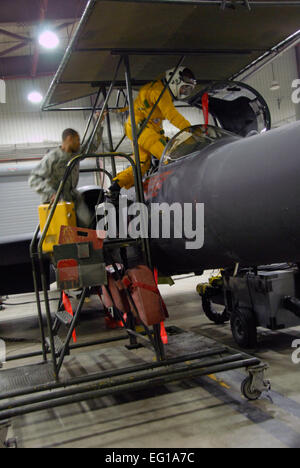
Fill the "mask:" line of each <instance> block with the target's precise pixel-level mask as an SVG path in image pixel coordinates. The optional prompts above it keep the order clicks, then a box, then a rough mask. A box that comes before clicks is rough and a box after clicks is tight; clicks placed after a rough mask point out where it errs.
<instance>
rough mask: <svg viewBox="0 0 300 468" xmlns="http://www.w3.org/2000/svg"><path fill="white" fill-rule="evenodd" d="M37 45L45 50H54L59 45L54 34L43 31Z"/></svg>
mask: <svg viewBox="0 0 300 468" xmlns="http://www.w3.org/2000/svg"><path fill="white" fill-rule="evenodd" d="M39 43H40V44H41V46H43V47H45V48H46V49H55V47H57V46H58V44H59V39H58V37H57V35H56V34H55V33H54V32H52V31H44V32H42V34H41V35H40V36H39Z"/></svg>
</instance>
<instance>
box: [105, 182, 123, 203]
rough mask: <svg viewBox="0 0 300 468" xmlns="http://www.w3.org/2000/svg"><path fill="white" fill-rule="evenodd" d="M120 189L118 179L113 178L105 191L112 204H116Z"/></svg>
mask: <svg viewBox="0 0 300 468" xmlns="http://www.w3.org/2000/svg"><path fill="white" fill-rule="evenodd" d="M120 191H121V187H120V185H119V184H118V181H117V180H115V181H114V182H113V184H112V185H111V186H110V187H109V189H108V191H107V192H106V197H107V199H109V200H110V201H111V202H112V203H113V204H114V205H117V204H118V202H119V197H120Z"/></svg>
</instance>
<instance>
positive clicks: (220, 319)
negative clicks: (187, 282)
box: [202, 295, 230, 325]
mask: <svg viewBox="0 0 300 468" xmlns="http://www.w3.org/2000/svg"><path fill="white" fill-rule="evenodd" d="M202 307H203V311H204V313H205V315H206V317H207V318H208V319H209V320H210V321H211V322H214V323H215V324H216V325H223V324H224V323H226V322H228V321H229V320H230V315H229V313H228V312H227V309H226V307H225V309H224V311H223V312H222V313H219V312H217V311H216V310H215V309H214V307H213V303H212V301H211V299H210V298H209V297H207V296H205V295H204V296H202Z"/></svg>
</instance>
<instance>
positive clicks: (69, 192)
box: [28, 127, 103, 203]
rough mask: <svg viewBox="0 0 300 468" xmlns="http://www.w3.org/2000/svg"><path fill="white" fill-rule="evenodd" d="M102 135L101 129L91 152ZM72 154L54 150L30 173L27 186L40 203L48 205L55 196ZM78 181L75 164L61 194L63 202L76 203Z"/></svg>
mask: <svg viewBox="0 0 300 468" xmlns="http://www.w3.org/2000/svg"><path fill="white" fill-rule="evenodd" d="M102 133H103V127H102V128H100V129H99V130H98V132H97V135H96V142H95V143H94V144H93V146H92V149H91V152H95V151H96V149H97V148H98V146H99V144H100V141H101V138H102ZM74 156H75V155H74V154H73V153H65V152H64V151H63V150H62V149H61V147H58V148H54V149H53V150H51V151H49V153H47V154H46V156H44V157H43V159H42V160H41V162H40V163H39V164H38V165H37V167H36V168H35V169H34V170H33V171H32V173H31V176H30V178H29V181H28V183H29V186H30V187H31V188H32V189H34V190H35V191H36V192H37V193H38V194H39V195H40V196H41V199H42V203H49V201H50V199H51V197H52V196H53V195H54V194H56V192H57V190H58V187H59V184H60V182H61V180H62V178H63V176H64V174H65V170H66V167H67V164H68V162H69V161H70V160H71V159H72V158H73V157H74ZM78 181H79V164H77V165H76V166H75V167H74V169H73V171H72V173H71V175H70V177H69V178H68V180H67V182H66V184H65V187H64V190H63V193H62V197H61V198H62V199H63V200H64V201H67V202H70V201H76V200H77V198H78V192H77V190H76V187H77V185H78Z"/></svg>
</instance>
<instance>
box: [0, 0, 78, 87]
mask: <svg viewBox="0 0 300 468" xmlns="http://www.w3.org/2000/svg"><path fill="white" fill-rule="evenodd" d="M86 4H87V0H63V1H61V0H26V2H24V0H1V2H0V77H1V78H5V79H8V78H18V77H33V78H34V77H36V76H44V75H49V74H53V73H54V72H55V71H56V70H57V68H58V65H59V63H60V61H61V58H62V56H63V54H64V51H65V49H66V46H67V45H68V43H69V41H70V38H71V36H72V34H73V32H74V31H75V29H76V25H77V22H78V20H79V18H80V17H81V16H82V14H83V11H84V9H85V7H86ZM44 28H47V29H49V28H51V30H53V31H55V32H56V34H57V36H58V37H59V40H60V46H59V47H58V48H57V49H56V50H55V51H46V52H45V51H44V50H42V49H41V47H40V46H39V45H38V44H37V37H38V35H39V32H40V31H41V30H42V29H44Z"/></svg>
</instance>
